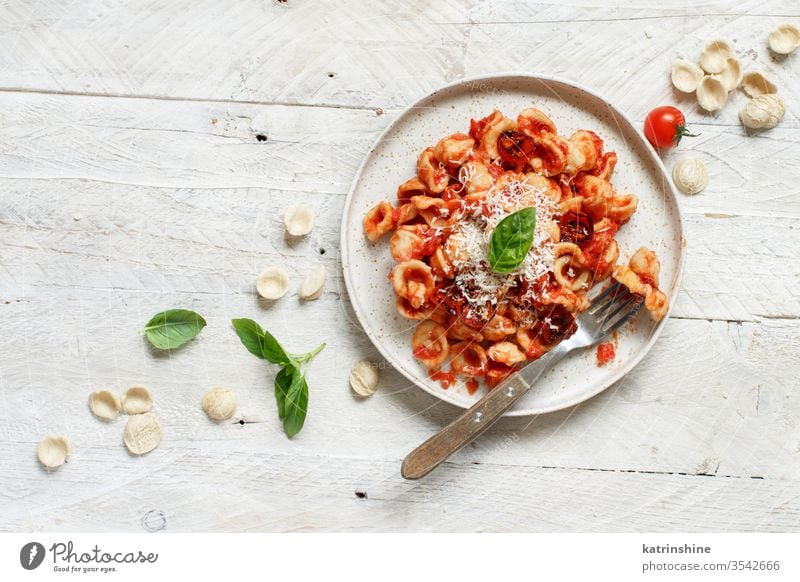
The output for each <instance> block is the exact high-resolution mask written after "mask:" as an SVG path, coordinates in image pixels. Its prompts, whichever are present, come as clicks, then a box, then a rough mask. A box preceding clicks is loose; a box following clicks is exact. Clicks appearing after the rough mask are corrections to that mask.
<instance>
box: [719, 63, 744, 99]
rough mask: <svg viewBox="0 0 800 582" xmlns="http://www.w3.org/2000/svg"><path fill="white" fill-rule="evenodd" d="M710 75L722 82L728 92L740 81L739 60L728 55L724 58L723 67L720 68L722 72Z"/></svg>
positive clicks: (740, 68)
mask: <svg viewBox="0 0 800 582" xmlns="http://www.w3.org/2000/svg"><path fill="white" fill-rule="evenodd" d="M712 76H713V77H714V78H715V79H718V80H719V82H720V83H722V86H723V87H725V90H726V91H728V92H730V91H733V90H734V89H736V87H738V86H739V83H741V82H742V67H741V65H739V61H737V60H736V59H734V58H733V57H728V58H727V59H726V60H725V68H724V69H722V72H720V73H717V74H716V75H712Z"/></svg>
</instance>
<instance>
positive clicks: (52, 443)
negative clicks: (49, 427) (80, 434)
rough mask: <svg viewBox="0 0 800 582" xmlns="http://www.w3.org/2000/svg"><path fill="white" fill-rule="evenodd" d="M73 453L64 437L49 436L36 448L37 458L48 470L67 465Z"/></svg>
mask: <svg viewBox="0 0 800 582" xmlns="http://www.w3.org/2000/svg"><path fill="white" fill-rule="evenodd" d="M71 452H72V447H71V446H70V444H69V441H68V440H67V439H66V438H65V437H62V436H55V435H48V436H46V437H44V438H43V439H42V440H41V441H39V445H38V446H37V447H36V457H37V458H38V459H39V462H40V463H41V464H42V465H44V466H45V467H47V468H48V469H55V468H57V467H60V466H61V465H63V464H64V463H66V462H67V459H68V458H69V455H70V453H71Z"/></svg>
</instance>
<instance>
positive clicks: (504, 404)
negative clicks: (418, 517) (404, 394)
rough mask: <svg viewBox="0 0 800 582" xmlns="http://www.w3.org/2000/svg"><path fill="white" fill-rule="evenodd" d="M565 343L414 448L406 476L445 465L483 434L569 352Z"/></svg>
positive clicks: (421, 474)
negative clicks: (564, 345) (445, 462)
mask: <svg viewBox="0 0 800 582" xmlns="http://www.w3.org/2000/svg"><path fill="white" fill-rule="evenodd" d="M567 351H568V350H566V349H563V348H562V346H560V345H559V346H557V347H556V348H555V349H553V350H551V351H549V352H547V353H546V354H545V355H543V356H542V357H541V358H539V359H538V360H536V361H534V362H531V363H530V364H528V365H527V366H525V367H524V368H523V371H524V374H525V377H524V378H523V375H522V371H520V372H515V373H514V374H512V375H511V376H509V377H508V378H506V379H505V380H503V381H502V382H501V383H500V384H498V385H497V387H496V388H494V389H493V390H489V392H487V393H486V395H485V396H484V397H483V398H481V399H480V400H478V402H476V403H475V404H473V405H472V407H470V408H469V409H468V410H467V411H466V412H464V413H463V414H462V415H461V416H459V417H458V418H456V419H455V420H454V421H452V422H451V423H450V424H448V425H447V426H446V427H444V428H443V429H442V430H440V431H439V432H437V433H436V434H435V435H433V436H432V437H431V438H429V439H428V440H426V441H425V442H424V443H422V444H421V445H420V446H418V447H417V448H416V449H414V450H413V451H411V452H410V453H409V454H408V456H407V457H406V458H405V460H403V465H402V467H401V468H400V473H401V475H402V476H403V477H404V478H405V479H420V478H422V477H424V476H425V475H427V474H428V473H430V472H431V471H433V470H434V469H435V468H436V467H438V466H439V465H441V464H442V463H443V462H444V461H445V460H446V459H447V458H448V457H449V456H450V455H452V454H453V453H455V452H456V451H458V450H459V449H461V448H462V447H464V446H465V445H467V444H469V443H470V442H472V441H473V440H474V439H475V438H477V437H478V436H480V435H481V434H483V432H485V431H486V430H487V429H488V428H489V427H490V426H491V425H492V424H494V423H495V421H496V420H497V419H498V418H500V417H501V416H502V415H503V413H504V412H505V411H506V410H508V409H509V408H511V406H512V405H513V404H514V403H515V402H516V401H517V400H519V399H520V398H522V396H524V395H525V394H526V393H527V392H528V390H530V388H531V386H532V385H533V384H534V383H535V382H536V380H538V378H539V376H541V375H542V374H543V373H544V371H545V370H547V369H548V368H549V367H550V366H552V365H553V364H554V363H555V362H557V361H558V360H560V359H561V358H562V357H564V355H566V353H567Z"/></svg>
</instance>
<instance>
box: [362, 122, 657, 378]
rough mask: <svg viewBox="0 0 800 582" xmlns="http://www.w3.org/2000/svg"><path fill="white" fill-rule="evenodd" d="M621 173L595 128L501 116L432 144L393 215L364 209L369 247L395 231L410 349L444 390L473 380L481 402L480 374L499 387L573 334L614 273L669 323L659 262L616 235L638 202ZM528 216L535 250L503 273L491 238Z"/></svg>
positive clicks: (384, 206) (384, 208)
mask: <svg viewBox="0 0 800 582" xmlns="http://www.w3.org/2000/svg"><path fill="white" fill-rule="evenodd" d="M616 164H617V155H616V153H615V152H613V151H608V152H606V151H604V144H603V140H602V139H601V138H600V137H599V136H598V135H597V134H595V133H594V132H592V131H588V130H578V131H576V132H574V133H573V134H572V135H571V136H570V137H569V139H565V138H564V137H562V136H561V135H559V134H558V131H557V128H556V125H555V124H554V123H553V121H552V120H551V119H550V118H549V117H548V116H547V115H546V114H545V113H544V112H542V111H540V110H539V109H535V108H528V109H525V110H523V111H522V112H521V113H520V114H519V115H518V116H517V117H516V119H511V118H508V117H506V116H505V115H503V113H501V112H500V111H493V112H492V113H491V114H490V115H488V116H487V117H485V118H483V119H478V120H474V119H473V120H471V122H470V127H469V132H468V133H453V134H451V135H449V136H447V137H444V138H443V139H441V140H440V141H439V142H438V143H436V144H435V145H434V146H432V147H428V148H425V149H424V150H423V151H422V152H421V153H420V155H419V158H418V159H417V175H416V176H414V177H412V178H410V179H409V180H407V181H406V182H404V183H403V184H401V185H400V186H399V188H398V189H397V206H396V207H395V206H392V205H391V204H390V203H389V202H381V203H379V204H377V205H376V206H375V207H373V208H372V209H370V210H369V211H368V212H367V213H366V215H365V216H364V233H365V235H366V236H367V238H368V239H369V240H370V241H372V242H377V241H378V240H379V239H380V238H381V237H382V236H383V235H384V234H386V233H388V232H391V233H392V236H391V238H390V241H389V249H390V252H391V256H392V258H393V259H394V260H395V261H396V262H397V264H396V265H395V266H394V268H393V269H392V271H391V273H390V274H389V280H390V282H391V284H392V287H393V288H394V291H395V293H396V295H397V302H396V306H397V311H398V313H399V314H400V315H402V316H403V317H405V318H407V319H410V320H415V321H418V322H419V324H418V325H417V327H416V329H415V331H414V333H413V336H412V340H411V343H412V352H413V354H414V356H415V357H416V358H417V359H418V360H419V361H420V362H421V363H422V364H423V365H424V366H426V367H427V368H428V369H429V374H430V376H431V377H432V378H434V379H437V380H440V381H441V383H442V385H443V386H444V387H445V388H446V387H448V386H450V385H451V384H452V382H453V381H454V380H455V377H456V375H458V376H461V377H462V378H468V379H469V380H468V382H467V389H468V390H469V391H470V394H471V393H472V392H473V391H474V390H475V389H476V387H477V386H478V384H477V381H476V379H477V378H481V379H483V381H484V383H485V384H486V386H487V387H489V388H492V387H494V386H497V385H498V384H499V383H500V382H502V381H503V379H504V378H506V377H507V376H508V375H509V374H512V373H513V372H514V371H515V370H516V369H518V367H519V366H520V365H522V364H524V363H525V362H527V361H530V360H535V359H537V358H539V357H541V356H542V354H544V353H546V352H547V351H549V350H551V349H553V347H555V346H556V345H558V343H559V342H561V341H562V340H564V339H565V338H567V337H569V336H570V335H571V334H572V333H574V332H575V330H576V329H577V324H576V320H575V317H576V315H577V314H579V313H581V312H582V311H584V310H586V309H587V308H588V307H589V305H590V300H589V298H588V293H589V291H590V290H591V289H592V288H593V287H594V286H595V285H597V284H598V283H600V282H602V281H605V280H607V279H608V278H609V277H613V278H614V279H616V280H618V281H620V282H622V283H623V284H624V285H626V286H627V287H628V288H629V289H630V290H631V292H633V293H636V294H639V295H642V296H643V297H644V303H645V306H646V307H647V309H648V311H649V312H650V313H651V314H652V316H653V318H655V319H657V320H658V319H661V318H663V317H664V316H665V315H666V313H667V310H668V305H667V298H666V296H665V295H664V293H663V292H662V291H661V290H660V289H659V287H658V278H659V263H658V259H657V258H656V256H655V254H654V253H653V252H652V251H649V250H647V249H643V248H642V249H639V251H637V252H636V253H635V254H634V255H633V257H631V259H630V262H629V263H628V265H627V266H626V265H617V259H618V258H619V253H620V250H619V245H618V244H617V241H616V240H615V236H616V234H617V230H618V229H619V228H620V226H621V225H623V224H624V223H625V222H627V221H628V220H630V218H631V216H632V215H633V213H634V212H635V211H636V205H637V198H636V196H634V195H633V194H620V193H618V192H617V191H616V189H615V188H614V186H613V185H612V183H611V177H612V175H613V173H614V169H615V167H616ZM529 207H533V208H535V210H536V227H535V232H534V244H533V245H532V246H531V249H530V251H529V252H528V254H527V255H526V257H525V260H524V261H523V262H522V264H521V265H520V266H519V267H517V269H515V270H514V271H512V272H511V273H498V272H495V271H493V270H492V269H491V267H490V265H489V261H488V241H489V238H490V235H491V232H492V230H493V229H494V228H495V227H496V226H497V224H498V223H499V222H500V221H501V220H502V219H503V218H504V217H506V216H508V215H509V214H511V213H513V212H515V211H518V210H520V209H523V208H529ZM448 362H449V365H450V368H451V371H450V372H448V371H446V370H445V369H444V368H443V367H444V366H445V365H446V364H447V363H448Z"/></svg>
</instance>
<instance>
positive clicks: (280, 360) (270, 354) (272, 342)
mask: <svg viewBox="0 0 800 582" xmlns="http://www.w3.org/2000/svg"><path fill="white" fill-rule="evenodd" d="M263 342H264V343H263V345H262V347H261V351H262V353H263V354H264V359H265V360H268V361H270V362H272V363H273V364H284V365H285V364H290V363H291V364H294V362H293V361H292V358H291V356H290V355H289V354H287V353H286V351H285V350H284V349H283V347H281V344H279V343H278V340H276V339H275V336H273V335H272V334H271V333H269V332H268V331H267V330H264V339H263Z"/></svg>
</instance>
